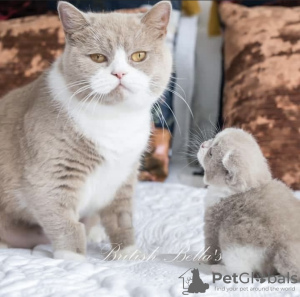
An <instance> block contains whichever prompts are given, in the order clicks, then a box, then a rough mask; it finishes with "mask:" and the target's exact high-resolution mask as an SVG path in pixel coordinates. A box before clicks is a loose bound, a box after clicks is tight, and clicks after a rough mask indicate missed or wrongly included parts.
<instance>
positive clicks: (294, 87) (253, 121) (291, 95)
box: [220, 3, 300, 189]
mask: <svg viewBox="0 0 300 297" xmlns="http://www.w3.org/2000/svg"><path fill="white" fill-rule="evenodd" d="M220 14H221V18H222V20H223V22H224V24H225V26H226V29H225V48H224V49H225V53H224V54H225V88H224V111H223V117H224V120H225V125H226V126H237V127H241V128H243V129H245V130H247V131H249V132H251V133H252V134H253V135H254V136H255V137H256V138H257V139H258V142H259V144H260V146H261V148H262V150H263V152H264V154H265V156H266V157H267V159H268V161H269V164H270V166H271V169H272V172H273V175H274V177H276V178H279V179H281V180H283V181H284V182H285V183H287V184H288V185H289V186H291V187H292V188H293V189H300V8H298V7H295V8H282V7H255V8H247V7H245V6H241V5H237V4H232V3H223V4H221V5H220Z"/></svg>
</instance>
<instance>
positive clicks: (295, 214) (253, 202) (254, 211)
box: [198, 128, 300, 279]
mask: <svg viewBox="0 0 300 297" xmlns="http://www.w3.org/2000/svg"><path fill="white" fill-rule="evenodd" d="M198 159H199V162H200V164H201V165H202V166H203V168H204V171H205V176H204V182H205V183H206V184H207V185H208V192H207V195H206V197H205V200H206V201H205V204H206V211H205V247H206V248H207V249H208V251H209V252H208V254H209V253H210V252H211V255H212V256H214V252H215V251H216V250H219V251H220V252H221V256H222V262H223V264H224V265H225V268H226V271H227V272H229V273H230V274H233V273H236V274H241V273H252V272H253V273H258V274H259V275H261V276H266V275H274V274H276V273H280V274H282V275H284V276H288V275H289V276H291V275H297V276H298V279H300V215H299V214H300V201H298V200H297V199H296V198H295V197H294V196H293V193H292V191H291V190H290V189H289V188H288V187H287V186H286V185H285V184H283V183H282V182H280V181H278V180H276V179H272V176H271V173H270V170H269V167H268V164H267V161H266V159H265V158H264V156H263V154H262V152H261V150H260V147H259V146H258V144H257V142H256V140H255V139H254V138H253V137H252V135H250V134H249V133H247V132H245V131H243V130H241V129H235V128H228V129H225V130H223V131H222V132H220V133H218V134H217V135H216V137H215V138H214V139H210V140H208V141H206V142H204V143H202V145H201V147H200V150H199V153H198ZM210 264H216V262H215V261H214V257H212V260H211V261H210ZM288 273H289V274H288Z"/></svg>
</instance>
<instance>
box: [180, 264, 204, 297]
mask: <svg viewBox="0 0 300 297" xmlns="http://www.w3.org/2000/svg"><path fill="white" fill-rule="evenodd" d="M189 271H191V273H192V276H189V275H188V274H187V273H188V272H189ZM179 278H182V288H183V289H184V290H186V291H183V292H182V295H189V294H190V293H193V294H195V293H205V292H206V290H207V289H208V288H209V284H207V283H204V282H203V281H202V279H201V278H200V274H199V270H198V269H191V268H190V269H188V270H187V271H186V272H185V273H184V274H182V275H181V276H179Z"/></svg>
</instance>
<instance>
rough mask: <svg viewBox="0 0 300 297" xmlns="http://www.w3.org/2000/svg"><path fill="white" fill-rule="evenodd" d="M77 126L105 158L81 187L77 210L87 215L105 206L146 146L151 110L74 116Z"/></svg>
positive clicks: (127, 176)
mask: <svg viewBox="0 0 300 297" xmlns="http://www.w3.org/2000/svg"><path fill="white" fill-rule="evenodd" d="M77 123H78V125H79V129H80V130H81V131H82V132H83V134H84V135H85V136H86V137H88V138H89V139H91V140H92V141H93V142H94V143H95V144H96V145H97V150H98V152H99V155H101V156H102V157H103V159H104V161H103V162H102V163H101V164H100V165H99V166H98V167H97V168H96V169H95V170H94V172H93V173H92V174H90V175H89V176H87V178H86V180H85V183H84V185H83V187H82V188H81V190H80V195H79V204H78V212H79V216H80V217H81V218H82V217H86V216H88V215H90V214H92V213H95V212H97V211H99V210H100V209H102V208H103V207H105V206H107V205H108V204H109V203H110V202H111V201H112V200H113V199H114V197H115V194H116V192H117V191H118V189H119V188H120V187H121V186H122V185H123V184H124V183H125V182H126V181H127V179H128V178H129V176H130V174H131V173H132V172H133V170H135V169H136V165H137V163H138V161H139V159H140V156H141V154H142V152H143V151H144V150H145V148H146V145H147V141H148V138H149V133H150V112H149V111H146V112H144V113H142V114H140V115H135V116H130V115H124V116H123V115H122V114H119V115H118V116H117V117H116V118H115V119H114V120H112V119H110V118H101V117H100V118H99V119H97V120H94V119H93V118H92V119H90V118H86V117H85V116H83V115H80V116H77Z"/></svg>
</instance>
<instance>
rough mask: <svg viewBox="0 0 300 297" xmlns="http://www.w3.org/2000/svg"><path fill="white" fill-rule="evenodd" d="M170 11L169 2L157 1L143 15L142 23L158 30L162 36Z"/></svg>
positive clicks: (165, 31)
mask: <svg viewBox="0 0 300 297" xmlns="http://www.w3.org/2000/svg"><path fill="white" fill-rule="evenodd" d="M171 11H172V5H171V2H169V1H161V2H158V3H157V4H155V5H154V6H153V7H152V8H151V9H150V10H149V11H148V12H147V13H146V14H145V15H144V16H143V18H142V23H144V24H146V25H147V26H149V27H152V28H155V29H157V30H159V31H160V36H164V35H165V34H166V33H167V27H168V24H169V20H170V15H171Z"/></svg>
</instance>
